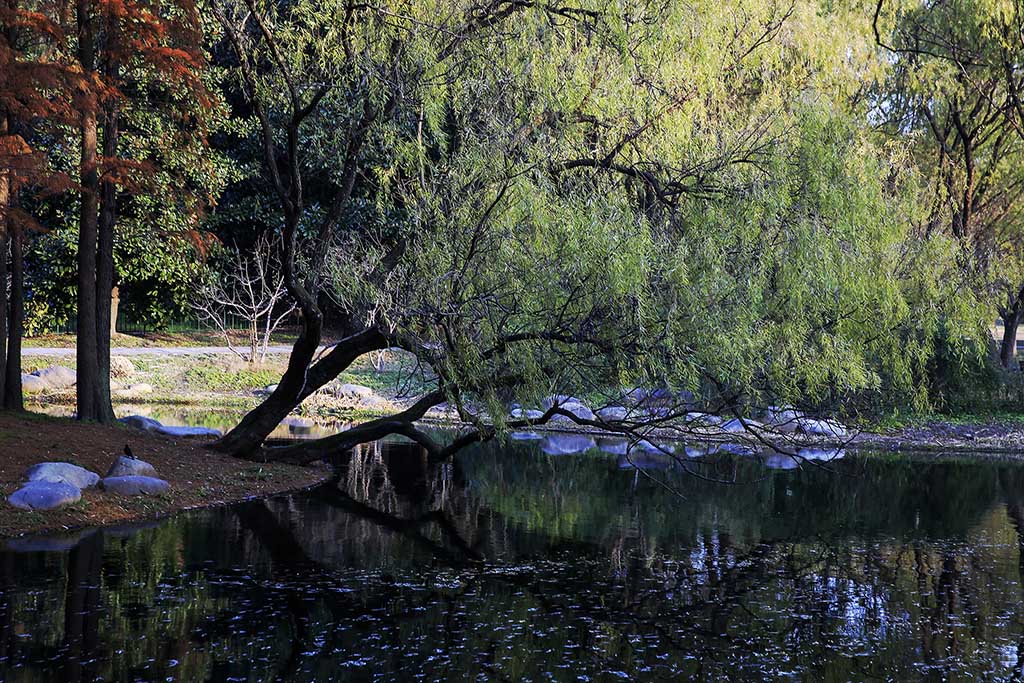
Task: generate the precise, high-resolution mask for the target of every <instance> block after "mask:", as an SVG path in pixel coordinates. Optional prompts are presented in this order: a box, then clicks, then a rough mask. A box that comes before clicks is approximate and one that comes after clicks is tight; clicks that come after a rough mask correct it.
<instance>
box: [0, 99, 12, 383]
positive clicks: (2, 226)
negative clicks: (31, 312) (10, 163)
mask: <svg viewBox="0 0 1024 683" xmlns="http://www.w3.org/2000/svg"><path fill="white" fill-rule="evenodd" d="M6 134H7V115H6V114H4V113H3V111H2V110H0V135H6ZM10 200H11V180H10V175H9V172H8V171H6V170H3V169H0V403H2V401H3V395H4V384H5V382H4V380H5V378H6V376H7V244H8V232H9V228H8V227H7V226H8V224H9V223H10V221H8V220H7V211H8V210H9V209H10V205H11V201H10Z"/></svg>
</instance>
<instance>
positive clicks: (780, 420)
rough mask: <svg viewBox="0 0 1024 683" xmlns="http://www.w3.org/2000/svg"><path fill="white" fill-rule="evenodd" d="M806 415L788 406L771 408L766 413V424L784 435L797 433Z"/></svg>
mask: <svg viewBox="0 0 1024 683" xmlns="http://www.w3.org/2000/svg"><path fill="white" fill-rule="evenodd" d="M803 417H804V414H803V413H801V412H800V411H799V410H794V409H793V408H790V407H788V406H783V407H781V408H779V407H775V406H770V407H769V408H768V410H766V411H765V423H766V424H767V425H768V426H769V427H771V428H772V429H774V430H775V431H777V432H782V433H783V434H787V433H791V432H795V431H796V430H797V426H798V425H799V424H800V420H802V419H803Z"/></svg>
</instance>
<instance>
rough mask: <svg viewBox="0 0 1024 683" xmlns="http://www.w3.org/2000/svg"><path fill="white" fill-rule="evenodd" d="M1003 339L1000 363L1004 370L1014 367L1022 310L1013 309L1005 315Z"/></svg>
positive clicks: (1000, 347)
mask: <svg viewBox="0 0 1024 683" xmlns="http://www.w3.org/2000/svg"><path fill="white" fill-rule="evenodd" d="M1000 317H1001V318H1002V319H1003V339H1002V341H1001V342H1000V344H999V361H1000V362H1001V363H1002V365H1003V367H1004V368H1007V369H1010V368H1012V367H1013V362H1014V358H1015V357H1016V354H1017V328H1018V327H1019V325H1020V310H1019V309H1017V308H1013V309H1011V310H1010V311H1008V312H1007V313H1005V314H1004V315H1002V316H1000Z"/></svg>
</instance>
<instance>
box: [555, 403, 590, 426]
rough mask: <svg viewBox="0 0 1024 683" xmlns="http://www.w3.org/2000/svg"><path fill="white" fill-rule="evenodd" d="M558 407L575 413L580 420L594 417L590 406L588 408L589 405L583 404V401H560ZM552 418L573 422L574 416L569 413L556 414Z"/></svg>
mask: <svg viewBox="0 0 1024 683" xmlns="http://www.w3.org/2000/svg"><path fill="white" fill-rule="evenodd" d="M558 407H559V408H561V409H562V410H564V411H566V412H568V413H571V414H573V415H575V416H576V417H577V418H579V419H580V420H593V419H594V413H593V411H592V410H590V408H588V407H587V406H585V405H583V404H582V403H572V402H570V403H560V404H558ZM552 419H553V420H558V421H562V422H572V418H570V417H569V416H567V415H555V416H554V417H553V418H552Z"/></svg>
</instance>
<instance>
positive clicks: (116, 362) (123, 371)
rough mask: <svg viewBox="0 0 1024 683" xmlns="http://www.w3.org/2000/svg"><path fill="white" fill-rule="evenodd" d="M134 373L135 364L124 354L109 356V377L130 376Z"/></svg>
mask: <svg viewBox="0 0 1024 683" xmlns="http://www.w3.org/2000/svg"><path fill="white" fill-rule="evenodd" d="M134 374H135V364H134V363H132V360H131V358H126V357H124V356H111V357H110V376H111V377H131V376H132V375H134Z"/></svg>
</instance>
